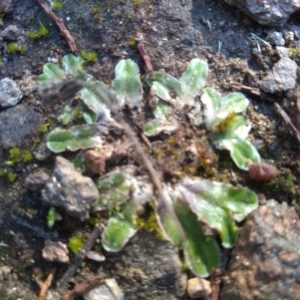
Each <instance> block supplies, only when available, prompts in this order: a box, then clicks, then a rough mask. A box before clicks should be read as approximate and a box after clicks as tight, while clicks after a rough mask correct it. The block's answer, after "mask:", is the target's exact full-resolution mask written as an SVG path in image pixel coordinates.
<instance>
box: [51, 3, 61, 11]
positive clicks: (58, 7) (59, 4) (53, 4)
mask: <svg viewBox="0 0 300 300" xmlns="http://www.w3.org/2000/svg"><path fill="white" fill-rule="evenodd" d="M61 8H62V2H60V1H54V2H53V3H52V10H54V11H58V10H60V9H61Z"/></svg>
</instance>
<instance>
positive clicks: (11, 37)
mask: <svg viewBox="0 0 300 300" xmlns="http://www.w3.org/2000/svg"><path fill="white" fill-rule="evenodd" d="M20 32H21V31H20V29H19V28H18V27H17V26H16V25H9V26H7V27H6V28H5V29H4V30H2V31H1V32H0V37H2V38H3V39H4V40H6V41H16V40H18V38H19V35H20Z"/></svg>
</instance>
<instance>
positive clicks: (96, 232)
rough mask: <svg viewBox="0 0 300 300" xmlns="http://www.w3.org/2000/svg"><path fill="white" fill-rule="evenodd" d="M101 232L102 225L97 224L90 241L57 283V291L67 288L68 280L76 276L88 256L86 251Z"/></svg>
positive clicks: (60, 291) (61, 291)
mask: <svg viewBox="0 0 300 300" xmlns="http://www.w3.org/2000/svg"><path fill="white" fill-rule="evenodd" d="M101 233H102V225H100V224H97V225H96V226H95V227H94V230H93V232H92V233H91V235H90V237H89V239H88V241H87V242H86V244H85V245H84V248H83V249H82V250H81V251H80V252H79V254H78V255H77V256H76V257H75V259H74V260H73V261H72V263H71V265H70V266H69V267H68V269H67V271H66V272H65V274H64V275H63V277H62V278H61V279H60V281H59V282H58V284H57V291H58V292H59V293H63V292H64V290H65V289H67V284H68V282H69V281H70V280H71V278H72V277H73V276H74V274H75V273H76V271H77V269H78V267H79V266H80V265H81V263H82V262H83V260H84V258H85V256H86V253H87V252H88V251H90V250H91V249H92V247H93V246H94V244H95V242H96V240H97V238H98V237H99V236H100V235H101ZM66 299H68V298H66Z"/></svg>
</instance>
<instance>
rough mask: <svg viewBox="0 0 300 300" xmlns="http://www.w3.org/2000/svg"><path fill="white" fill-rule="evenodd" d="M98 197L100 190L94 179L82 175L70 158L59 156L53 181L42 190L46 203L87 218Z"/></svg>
mask: <svg viewBox="0 0 300 300" xmlns="http://www.w3.org/2000/svg"><path fill="white" fill-rule="evenodd" d="M98 198H99V192H98V189H97V187H96V186H95V184H94V182H93V180H92V179H91V178H89V177H86V176H82V175H81V174H80V173H79V172H78V171H76V169H75V168H74V166H73V165H72V163H70V162H69V161H68V160H66V159H65V158H63V157H61V156H57V157H56V161H55V167H54V170H53V173H52V178H51V181H49V182H48V183H47V184H46V187H45V188H44V189H43V190H42V200H43V201H44V203H46V204H47V205H51V206H57V207H61V208H63V209H64V210H65V211H66V212H67V213H68V214H69V215H70V216H72V217H75V218H79V219H80V220H86V219H88V218H89V211H90V209H91V206H92V205H93V204H94V203H95V201H96V200H97V199H98Z"/></svg>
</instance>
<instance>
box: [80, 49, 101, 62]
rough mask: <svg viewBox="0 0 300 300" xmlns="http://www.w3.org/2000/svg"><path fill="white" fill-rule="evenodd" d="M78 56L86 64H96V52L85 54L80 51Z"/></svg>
mask: <svg viewBox="0 0 300 300" xmlns="http://www.w3.org/2000/svg"><path fill="white" fill-rule="evenodd" d="M80 56H81V57H82V58H83V59H84V60H85V61H87V62H96V61H97V57H98V55H97V53H96V52H90V53H88V52H86V51H81V53H80Z"/></svg>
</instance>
